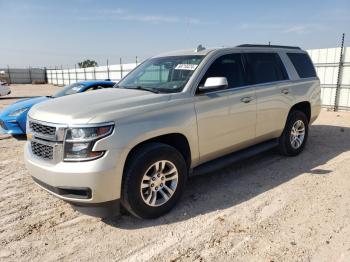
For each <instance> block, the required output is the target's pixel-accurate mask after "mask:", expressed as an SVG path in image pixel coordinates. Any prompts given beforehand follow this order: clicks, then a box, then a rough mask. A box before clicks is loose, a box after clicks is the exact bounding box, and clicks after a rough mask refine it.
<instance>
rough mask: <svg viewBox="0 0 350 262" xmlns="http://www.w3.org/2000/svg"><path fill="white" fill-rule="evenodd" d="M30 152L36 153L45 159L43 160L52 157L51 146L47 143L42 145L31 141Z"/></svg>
mask: <svg viewBox="0 0 350 262" xmlns="http://www.w3.org/2000/svg"><path fill="white" fill-rule="evenodd" d="M31 146H32V152H33V154H34V155H36V156H37V157H39V158H42V159H45V160H52V159H53V147H52V146H49V145H43V144H40V143H37V142H34V141H32V142H31Z"/></svg>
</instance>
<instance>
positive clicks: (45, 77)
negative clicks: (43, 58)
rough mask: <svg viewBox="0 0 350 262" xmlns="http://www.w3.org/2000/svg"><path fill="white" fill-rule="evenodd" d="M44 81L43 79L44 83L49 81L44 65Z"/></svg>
mask: <svg viewBox="0 0 350 262" xmlns="http://www.w3.org/2000/svg"><path fill="white" fill-rule="evenodd" d="M44 81H45V84H47V83H48V82H49V81H48V79H47V68H46V67H44Z"/></svg>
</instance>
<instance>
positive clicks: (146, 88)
mask: <svg viewBox="0 0 350 262" xmlns="http://www.w3.org/2000/svg"><path fill="white" fill-rule="evenodd" d="M126 89H137V90H144V91H148V92H152V93H155V94H159V93H160V92H159V90H158V89H155V88H152V87H143V86H133V87H126Z"/></svg>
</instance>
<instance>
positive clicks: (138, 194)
mask: <svg viewBox="0 0 350 262" xmlns="http://www.w3.org/2000/svg"><path fill="white" fill-rule="evenodd" d="M186 180H187V165H186V162H185V160H184V158H183V156H182V155H181V154H180V153H179V151H177V150H176V149H175V148H173V147H171V146H169V145H166V144H161V143H150V144H146V145H143V146H141V147H140V148H139V149H137V150H136V151H135V152H133V154H132V156H131V157H130V159H129V160H128V163H127V166H126V169H125V173H124V178H123V187H122V203H123V206H124V207H125V208H126V209H127V210H128V211H129V212H130V213H132V214H133V215H135V216H137V217H140V218H156V217H159V216H161V215H163V214H165V213H167V212H168V211H170V209H171V208H172V207H174V205H175V204H176V202H177V201H178V200H179V198H180V197H181V194H182V192H183V190H184V187H185V184H186Z"/></svg>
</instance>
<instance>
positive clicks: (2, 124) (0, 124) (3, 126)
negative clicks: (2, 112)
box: [0, 120, 7, 130]
mask: <svg viewBox="0 0 350 262" xmlns="http://www.w3.org/2000/svg"><path fill="white" fill-rule="evenodd" d="M0 127H1V128H2V129H5V130H6V129H7V128H6V126H5V123H4V121H2V120H0Z"/></svg>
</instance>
